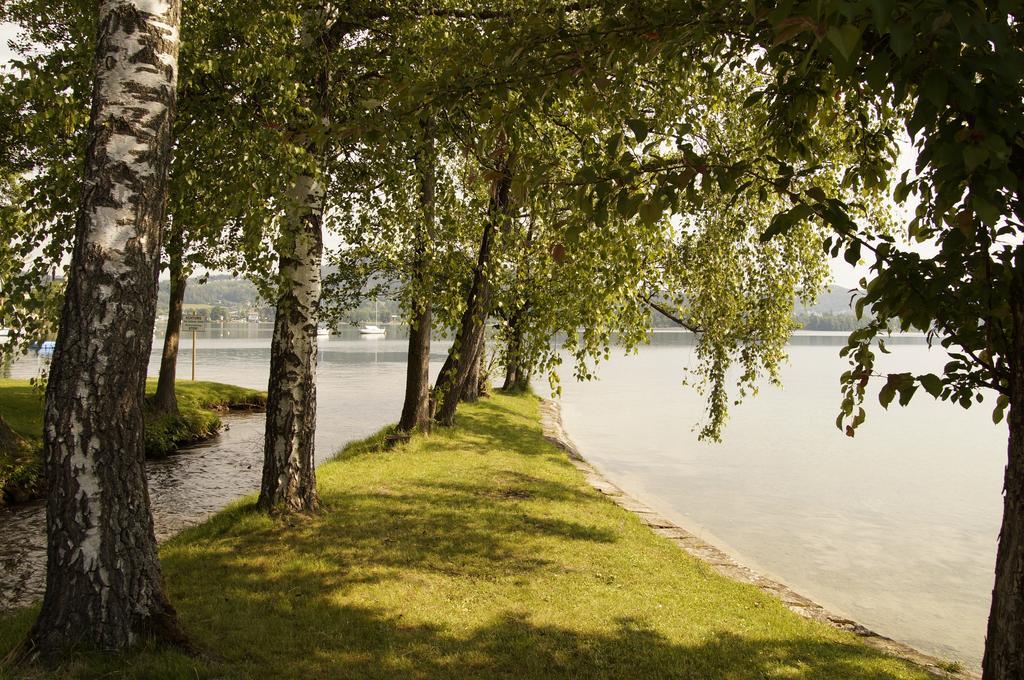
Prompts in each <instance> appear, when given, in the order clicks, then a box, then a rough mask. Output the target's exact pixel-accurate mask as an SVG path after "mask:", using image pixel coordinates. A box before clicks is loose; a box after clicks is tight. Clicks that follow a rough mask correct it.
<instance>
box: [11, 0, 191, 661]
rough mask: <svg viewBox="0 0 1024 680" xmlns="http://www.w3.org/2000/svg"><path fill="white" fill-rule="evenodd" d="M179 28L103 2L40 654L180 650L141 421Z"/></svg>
mask: <svg viewBox="0 0 1024 680" xmlns="http://www.w3.org/2000/svg"><path fill="white" fill-rule="evenodd" d="M179 22H180V0H103V1H102V2H100V3H99V28H98V37H97V46H96V53H95V54H96V56H95V72H94V87H93V103H92V114H91V122H90V133H89V134H90V142H89V148H88V151H87V156H86V167H85V173H84V179H83V184H82V195H81V203H80V206H79V212H78V221H77V226H76V233H75V249H74V253H73V256H72V261H71V270H70V275H69V278H68V285H67V293H66V296H65V300H64V308H63V311H62V314H61V325H60V332H59V333H58V336H57V347H56V351H55V353H54V359H53V366H52V370H51V373H50V380H49V385H48V388H47V394H46V416H45V428H44V442H45V461H46V475H47V480H48V483H49V489H50V491H49V496H48V500H47V519H46V522H47V527H46V528H47V574H46V594H45V596H44V599H43V606H42V610H41V612H40V614H39V618H38V619H37V621H36V624H35V626H34V627H33V629H32V631H31V633H30V636H29V640H28V644H27V646H26V648H25V651H26V653H27V654H29V655H31V656H36V655H42V656H43V657H46V658H55V657H59V656H61V655H62V654H64V653H65V652H67V651H68V650H70V649H71V648H75V647H79V646H86V647H97V648H101V649H120V648H124V647H127V646H129V645H132V644H134V643H135V642H137V641H139V640H140V639H141V638H143V637H148V636H151V635H155V636H158V637H162V638H164V639H171V640H174V641H176V642H180V643H184V642H185V640H184V636H183V634H182V632H181V629H180V627H179V625H178V621H177V616H176V614H175V612H174V609H173V608H172V607H171V606H170V604H169V603H168V601H167V598H166V596H165V595H164V592H163V588H162V582H161V581H162V579H161V573H160V563H159V561H158V559H157V548H156V539H155V537H154V533H153V519H152V516H151V514H150V508H149V494H148V491H147V488H146V479H145V474H144V470H143V453H144V446H143V444H144V434H143V422H142V399H143V393H144V389H145V381H146V367H147V364H148V362H149V352H150V347H151V344H152V341H153V321H154V316H155V313H156V283H157V274H158V271H159V253H160V239H161V229H162V226H163V220H164V205H165V201H166V194H167V172H168V167H169V165H170V155H171V154H170V149H171V139H172V129H171V128H172V123H173V118H174V108H175V97H176V88H177V63H178V27H179Z"/></svg>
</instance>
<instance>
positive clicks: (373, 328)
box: [359, 300, 387, 338]
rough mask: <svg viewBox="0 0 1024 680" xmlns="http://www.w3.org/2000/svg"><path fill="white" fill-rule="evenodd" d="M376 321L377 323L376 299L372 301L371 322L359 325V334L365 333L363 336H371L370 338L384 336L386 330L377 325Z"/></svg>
mask: <svg viewBox="0 0 1024 680" xmlns="http://www.w3.org/2000/svg"><path fill="white" fill-rule="evenodd" d="M377 323H378V319H377V301H376V300H374V301H373V323H372V324H367V325H365V326H363V327H361V328H360V329H359V334H360V335H365V336H367V337H371V338H373V337H376V338H382V337H384V335H385V334H386V333H387V330H385V329H383V328H381V327H380V326H378V325H377Z"/></svg>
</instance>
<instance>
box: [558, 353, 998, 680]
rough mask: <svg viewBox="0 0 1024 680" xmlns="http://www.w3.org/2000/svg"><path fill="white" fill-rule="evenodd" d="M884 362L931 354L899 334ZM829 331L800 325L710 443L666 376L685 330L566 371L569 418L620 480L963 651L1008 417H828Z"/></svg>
mask: <svg viewBox="0 0 1024 680" xmlns="http://www.w3.org/2000/svg"><path fill="white" fill-rule="evenodd" d="M899 340H900V342H897V343H887V344H891V345H893V354H892V355H891V356H885V357H881V358H880V359H879V361H880V362H881V363H880V366H879V368H880V369H881V370H883V371H884V370H888V369H895V368H896V367H897V366H899V367H900V368H899V370H904V371H906V370H909V371H912V372H915V373H924V372H928V371H936V370H940V369H941V367H942V365H943V364H944V363H945V361H946V358H945V356H944V355H943V354H941V353H940V352H939V351H928V349H927V347H926V346H925V345H924V344H923V341H922V340H921V339H920V338H917V339H908V338H900V339H899ZM843 344H844V336H843V335H842V334H836V335H833V336H816V337H814V338H810V337H807V336H802V337H801V336H798V337H797V338H795V342H794V343H791V345H790V347H789V354H790V365H789V366H788V368H787V369H786V370H784V371H783V376H782V380H783V387H782V388H774V387H770V386H766V387H763V388H762V392H761V394H760V396H758V397H757V398H756V399H752V400H750V401H748V402H747V403H745V404H743V405H742V406H740V407H738V408H734V410H733V412H732V417H731V420H730V423H729V425H728V427H727V428H726V431H725V441H724V442H723V443H722V444H705V443H699V442H697V440H696V433H695V432H694V430H693V426H694V424H695V423H697V422H698V421H699V420H700V419H701V416H702V413H703V410H704V404H703V402H702V400H701V398H700V397H699V395H697V394H695V393H694V392H693V391H692V390H690V389H688V388H682V387H681V386H680V383H681V380H682V373H681V369H682V368H683V367H694V366H695V365H696V360H695V358H694V355H693V351H692V349H691V345H692V343H691V342H690V341H689V339H687V338H685V336H677V337H676V338H673V337H671V336H670V335H668V334H664V335H659V336H656V337H655V343H652V346H651V347H649V348H645V349H643V350H641V351H640V353H639V355H637V356H631V357H622V356H615V357H613V358H612V360H611V361H610V362H608V363H606V364H602V365H601V367H600V376H601V380H600V381H598V382H593V383H585V384H579V383H571V382H567V383H565V384H564V385H563V398H562V408H563V413H564V420H565V425H566V429H567V430H568V432H569V433H570V435H571V436H572V437H573V439H574V440H575V441H576V443H577V444H578V445H579V447H580V450H581V451H583V453H584V455H586V456H587V458H588V459H589V460H590V461H591V462H593V463H595V464H596V465H597V466H598V467H599V468H601V469H602V470H604V471H605V472H606V473H607V474H608V476H609V477H610V478H611V479H613V480H615V481H616V482H617V483H618V484H619V485H620V486H622V487H624V488H625V489H627V490H628V491H630V492H631V493H633V494H634V495H637V496H640V497H642V498H644V499H645V500H646V501H647V502H648V504H650V505H652V506H654V507H656V508H657V509H659V510H660V511H662V512H663V513H664V514H665V515H667V516H669V517H674V518H675V519H676V520H677V521H678V522H679V523H680V524H681V525H683V526H687V527H690V528H692V529H694V530H695V531H696V532H697V533H700V534H703V535H704V536H705V537H707V538H708V539H710V541H711V542H712V543H717V544H718V545H721V546H722V547H724V548H726V549H727V550H728V551H730V552H732V553H733V554H735V555H736V556H737V557H738V558H739V559H740V561H742V562H745V563H747V564H750V565H752V566H754V567H756V568H758V569H759V570H761V571H762V572H766V573H767V574H769V575H773V576H775V577H777V578H780V579H781V580H783V581H785V582H787V583H789V584H790V585H792V586H793V587H794V588H795V589H796V590H797V591H798V592H801V593H803V594H805V595H808V596H810V597H812V598H813V599H816V600H818V601H819V602H821V603H823V604H825V605H827V606H829V607H830V608H832V609H834V610H837V611H838V612H840V613H844V614H846V615H848V616H852V617H853V618H854V619H856V620H858V621H860V622H862V623H864V624H865V625H867V626H868V627H870V628H873V629H875V630H877V631H878V632H880V633H882V634H885V635H888V636H890V637H894V638H897V639H900V640H903V641H906V642H909V643H911V644H913V645H914V646H917V647H919V648H921V649H924V650H927V651H930V652H932V653H935V654H938V655H941V656H945V657H954V658H960V659H962V660H963V661H964V662H965V663H967V664H970V665H972V666H977V665H978V664H979V663H980V657H981V652H982V646H983V643H984V631H985V622H986V620H987V616H988V605H989V596H990V593H991V589H992V573H993V571H992V570H993V564H994V560H995V549H996V537H997V534H998V529H999V518H1000V516H1001V512H1002V499H1001V489H1002V472H1003V465H1004V461H1005V451H1006V428H1005V425H1003V426H999V427H995V426H993V425H992V422H991V420H990V413H991V410H990V407H991V405H992V403H993V400H988V401H986V403H985V404H983V405H982V406H981V407H975V408H972V409H971V410H969V411H963V410H962V409H960V407H959V406H954V405H950V404H943V403H936V402H934V401H931V400H930V399H928V398H927V397H923V396H920V395H919V396H918V398H917V400H915V402H913V403H912V404H911V405H910V407H908V408H906V409H901V408H898V407H895V406H893V407H892V408H891V410H889V411H888V412H885V411H882V409H881V408H880V407H878V406H877V402H875V401H874V398H873V397H872V405H869V406H868V412H869V414H868V419H867V422H866V423H865V425H864V426H863V427H862V428H861V430H860V431H859V432H858V433H857V436H856V438H855V439H852V440H851V439H849V438H847V437H845V436H843V434H842V433H841V432H839V430H837V429H836V428H835V423H834V421H835V417H836V414H837V413H838V406H839V401H840V397H839V391H838V390H839V375H840V373H841V372H842V371H843V370H845V369H846V368H847V365H846V363H845V360H843V359H841V358H839V356H838V350H839V349H840V347H841V346H842V345H843Z"/></svg>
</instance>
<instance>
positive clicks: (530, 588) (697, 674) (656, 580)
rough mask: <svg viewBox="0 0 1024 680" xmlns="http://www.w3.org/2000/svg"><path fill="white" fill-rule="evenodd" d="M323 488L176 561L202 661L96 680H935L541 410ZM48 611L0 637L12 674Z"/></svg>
mask: <svg viewBox="0 0 1024 680" xmlns="http://www.w3.org/2000/svg"><path fill="white" fill-rule="evenodd" d="M458 423H459V425H458V427H456V428H454V429H451V430H447V431H441V432H435V433H434V434H433V435H431V436H429V437H414V438H413V439H412V440H411V441H410V442H409V443H407V444H403V445H400V446H398V447H397V448H395V449H393V450H391V451H387V452H384V451H380V450H379V447H378V446H377V443H378V442H380V441H381V438H380V437H377V438H371V439H370V440H367V441H365V442H361V443H359V444H357V445H353V446H350V447H348V448H347V449H346V450H345V451H344V452H342V454H340V456H339V458H338V460H336V461H334V462H330V463H327V464H325V465H323V466H322V467H321V468H320V470H319V479H320V489H321V494H322V497H323V501H324V513H323V514H322V515H321V516H318V517H316V518H313V519H309V520H292V521H284V520H275V519H270V518H268V517H265V516H262V515H260V514H257V513H255V512H253V510H252V502H253V499H252V498H249V499H245V500H243V501H241V502H239V503H238V504H236V505H235V506H234V507H232V508H230V509H228V510H226V511H224V512H221V513H220V514H218V515H216V516H214V517H213V518H212V519H210V520H209V521H207V522H206V523H204V524H202V525H200V526H198V527H195V528H193V529H190V530H187V531H185V532H184V533H182V534H181V535H180V536H178V537H177V538H175V539H173V540H172V541H170V542H169V543H167V544H166V545H165V546H164V547H163V549H162V557H163V564H164V574H165V577H166V582H167V587H168V590H169V592H170V595H171V598H172V600H173V602H174V604H175V606H176V607H177V608H178V611H179V612H180V614H181V617H182V619H183V622H184V624H185V626H186V628H187V629H188V630H189V632H190V633H191V634H192V635H193V636H194V637H195V640H196V641H197V642H198V643H199V644H200V645H201V646H202V647H204V648H205V649H206V650H207V651H208V655H207V656H206V657H205V658H203V659H200V660H197V659H190V658H186V657H184V656H181V655H180V654H178V653H176V652H172V651H168V650H163V649H145V650H142V651H140V652H137V653H133V654H131V655H124V656H116V657H105V658H104V657H99V656H93V657H86V658H84V659H81V660H79V661H77V662H75V663H73V664H69V665H68V666H66V667H65V668H63V669H62V672H63V674H64V675H66V676H78V677H110V676H117V677H123V676H127V677H139V678H141V677H146V678H150V677H165V678H172V677H173V678H177V677H193V678H197V677H198V678H254V677H272V678H303V677H330V678H339V677H350V678H396V677H411V678H465V677H479V678H494V677H506V678H551V677H556V678H700V679H704V678H709V679H710V678H728V679H730V680H739V679H746V678H750V679H753V678H766V677H772V678H775V677H779V678H800V679H804V680H817V679H820V680H825V679H829V680H831V679H834V678H844V679H864V680H869V679H870V680H882V679H909V678H915V679H922V678H925V677H927V676H926V675H925V674H924V673H923V672H921V671H918V670H916V669H914V668H911V667H910V666H908V665H906V664H904V663H903V662H901V661H898V660H896V659H893V658H889V657H886V656H883V655H882V654H880V653H879V652H876V651H874V650H872V649H869V648H868V647H866V646H864V645H863V644H861V643H860V642H859V641H858V640H857V639H856V638H855V637H854V636H853V635H850V634H847V633H843V632H840V631H837V630H834V629H832V628H829V627H827V626H824V625H821V624H818V623H815V622H812V621H808V620H805V619H802V618H800V617H798V616H797V615H795V614H793V613H792V612H790V611H789V610H788V609H786V607H785V606H783V605H782V604H781V603H780V602H779V601H777V600H775V599H773V598H771V597H769V596H767V595H765V594H763V593H761V592H760V591H759V590H757V589H756V588H753V587H750V586H744V585H740V584H737V583H734V582H731V581H728V580H726V579H724V578H722V577H720V576H718V575H717V574H715V573H714V572H713V571H712V570H711V569H710V568H709V567H707V566H706V565H705V564H703V563H701V562H698V561H697V560H695V559H694V558H692V557H690V556H688V555H687V554H685V553H683V552H681V551H680V550H679V549H678V548H676V547H675V546H673V545H672V544H670V543H669V542H668V541H667V540H665V539H663V538H661V537H659V536H657V535H655V534H654V533H652V532H651V531H650V530H649V529H648V528H647V527H645V526H644V525H642V524H641V523H640V521H639V519H638V518H637V517H636V516H634V515H633V514H632V513H629V512H627V511H625V510H623V509H621V508H620V507H618V506H616V505H614V504H613V503H611V502H610V501H609V500H607V499H606V498H604V497H602V496H601V495H600V494H599V493H597V492H596V491H594V490H593V489H591V488H590V487H589V486H588V485H587V484H586V483H585V480H584V479H583V478H582V476H581V475H580V473H579V472H578V471H577V470H576V469H575V468H573V467H572V466H571V465H570V464H569V463H568V461H567V460H566V458H565V454H564V453H562V452H561V451H559V450H558V449H556V448H554V447H553V446H552V445H550V444H549V443H547V442H546V441H545V440H544V439H543V437H542V436H541V432H540V426H539V424H538V413H537V401H536V399H534V398H533V397H529V396H524V397H506V396H496V397H494V398H492V399H488V400H486V401H484V402H481V403H479V404H477V405H473V406H468V407H464V411H463V412H462V413H461V414H460V416H459V420H458ZM32 616H33V612H31V611H27V612H22V613H20V614H18V615H15V616H13V617H7V618H4V619H0V656H2V655H3V654H4V653H5V652H6V650H7V649H9V648H10V647H11V646H12V645H13V644H15V642H16V641H17V640H18V639H19V638H20V637H21V636H22V635H24V633H25V631H26V630H27V628H28V626H29V625H30V623H31V620H32Z"/></svg>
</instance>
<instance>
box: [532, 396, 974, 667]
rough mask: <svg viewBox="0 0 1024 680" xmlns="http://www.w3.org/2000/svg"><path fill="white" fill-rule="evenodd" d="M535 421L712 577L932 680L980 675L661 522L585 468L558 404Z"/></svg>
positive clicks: (601, 483) (544, 406) (547, 404)
mask: <svg viewBox="0 0 1024 680" xmlns="http://www.w3.org/2000/svg"><path fill="white" fill-rule="evenodd" d="M540 416H541V427H542V429H543V433H544V438H545V439H547V440H548V441H549V442H551V443H552V444H554V445H555V446H557V447H559V448H560V449H562V450H564V451H565V452H566V454H567V455H568V458H569V461H570V462H571V463H572V464H573V466H574V467H576V469H578V470H579V471H580V472H581V473H583V475H584V477H585V478H586V480H587V483H588V484H590V486H592V487H593V488H594V489H596V490H597V491H599V492H600V493H601V494H603V495H604V496H606V497H607V498H609V499H610V500H611V501H613V502H614V503H615V504H616V505H618V506H620V507H621V508H623V509H625V510H628V511H630V512H632V513H633V514H635V515H637V516H638V517H639V518H640V520H641V521H642V522H643V523H644V524H646V525H647V526H648V527H649V528H650V529H651V531H653V532H654V533H656V534H658V535H659V536H662V537H664V538H667V539H669V540H670V541H671V542H672V543H674V544H675V545H676V547H678V548H679V549H680V550H683V551H684V552H686V553H688V554H690V555H692V556H693V557H696V558H697V559H699V560H701V561H702V562H705V563H707V564H708V565H709V566H710V567H711V568H712V569H714V570H715V571H716V572H717V573H718V574H720V575H722V576H724V577H726V578H728V579H730V580H732V581H736V582H738V583H744V584H747V585H752V586H755V587H757V588H758V589H759V590H761V591H762V592H765V593H767V594H769V595H771V596H772V597H774V598H776V599H778V600H780V601H781V602H782V603H783V604H784V605H786V607H787V608H788V609H790V610H791V611H793V612H795V613H796V614H799V615H800V616H802V617H804V618H807V619H813V620H815V621H820V622H822V623H826V624H828V625H830V626H832V627H833V628H837V629H839V630H844V631H847V632H851V633H853V634H855V635H857V636H858V638H860V639H861V640H862V641H863V642H864V643H865V644H867V645H869V646H870V647H872V648H874V649H877V650H879V651H882V652H885V653H886V654H889V655H892V656H895V657H898V658H900V659H903V660H905V661H908V662H910V663H912V664H914V665H916V666H919V667H920V668H923V669H924V670H926V671H928V672H929V673H931V674H933V675H935V676H936V677H939V678H949V677H956V678H964V679H965V680H980V677H981V676H980V674H978V673H976V672H974V671H972V670H969V669H966V668H963V669H960V670H957V671H954V672H950V671H949V670H947V668H948V666H949V664H948V662H946V661H943V660H942V659H939V658H936V657H934V656H931V655H929V654H925V653H923V652H921V651H919V650H917V649H915V648H913V647H911V646H910V645H907V644H905V643H902V642H898V641H896V640H893V639H891V638H888V637H885V636H884V635H880V634H879V633H876V632H875V631H873V630H871V629H870V628H868V627H866V626H864V625H862V624H860V623H858V622H857V621H854V620H853V619H850V618H848V617H845V616H840V615H838V614H835V613H833V612H831V611H829V610H828V609H826V608H825V607H823V606H821V605H820V604H818V603H817V602H815V601H813V600H811V599H810V598H807V597H804V596H803V595H800V594H799V593H797V592H795V591H794V590H793V589H792V588H790V587H789V586H788V585H786V584H785V583H782V582H780V581H778V580H775V579H771V578H768V577H766V576H763V575H761V574H759V573H757V572H755V571H754V570H753V569H750V568H749V567H746V566H744V565H743V564H740V563H739V562H737V561H736V560H735V559H733V558H732V557H731V556H729V555H728V554H727V553H725V552H723V551H722V550H721V549H719V548H718V547H716V546H714V545H711V544H710V543H708V542H706V541H705V540H704V539H702V538H700V537H699V536H697V535H696V534H695V533H693V532H691V531H690V530H688V529H687V528H685V527H683V526H680V525H679V524H677V523H675V522H673V521H671V520H669V519H667V518H665V517H664V516H662V515H660V514H659V513H658V512H657V511H655V510H654V509H652V508H650V507H649V506H647V505H646V504H645V503H643V502H642V501H641V500H639V499H637V498H634V497H633V496H631V495H629V494H628V493H626V492H625V491H623V490H622V489H621V488H619V487H618V486H617V485H616V484H615V483H614V482H612V481H611V480H610V479H608V478H607V477H606V476H605V475H604V474H603V473H602V472H601V471H600V470H598V469H597V468H596V467H595V466H593V465H591V464H590V463H588V462H587V460H586V459H585V458H584V457H583V454H582V453H580V451H579V449H578V448H577V447H576V445H575V444H574V443H573V441H572V439H571V438H570V437H569V434H568V432H566V430H565V427H564V425H563V423H562V409H561V405H560V404H559V403H558V402H556V401H553V400H550V399H542V400H541V404H540Z"/></svg>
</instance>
